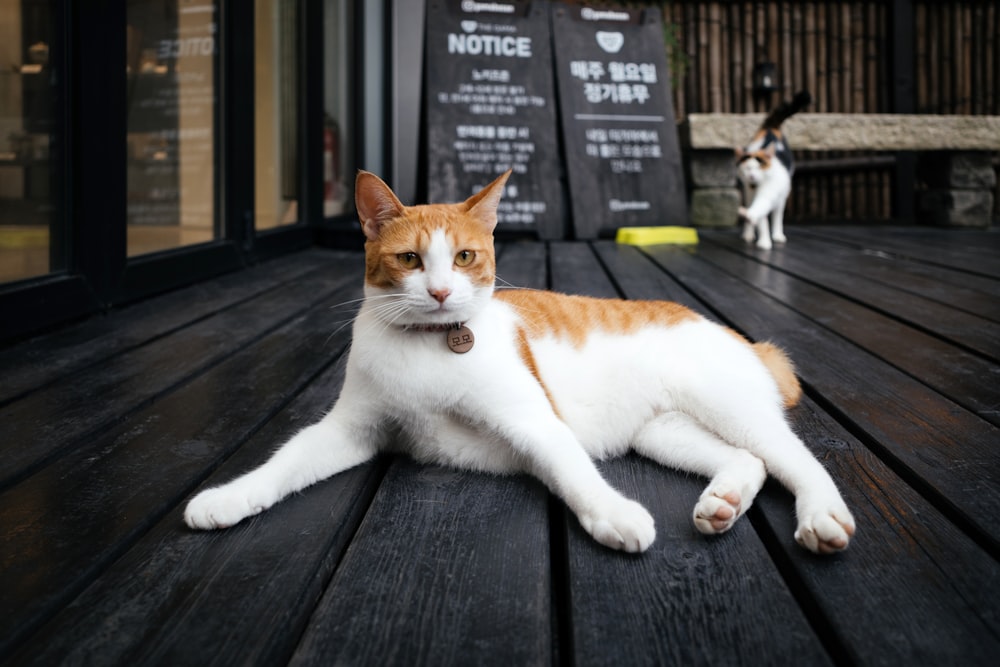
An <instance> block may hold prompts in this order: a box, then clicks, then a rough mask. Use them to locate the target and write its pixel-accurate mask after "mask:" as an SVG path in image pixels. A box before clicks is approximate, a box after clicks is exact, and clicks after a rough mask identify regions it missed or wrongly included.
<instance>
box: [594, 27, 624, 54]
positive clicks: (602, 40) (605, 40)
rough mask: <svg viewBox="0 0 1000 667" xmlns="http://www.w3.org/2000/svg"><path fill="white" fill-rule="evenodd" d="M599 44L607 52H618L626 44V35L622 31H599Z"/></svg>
mask: <svg viewBox="0 0 1000 667" xmlns="http://www.w3.org/2000/svg"><path fill="white" fill-rule="evenodd" d="M597 44H598V45H599V46H600V47H601V48H602V49H604V51H605V52H606V53H618V52H619V51H621V50H622V47H623V46H625V35H623V34H621V33H620V32H604V31H603V30H598V31H597Z"/></svg>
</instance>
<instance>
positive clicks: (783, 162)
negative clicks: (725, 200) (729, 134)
mask: <svg viewBox="0 0 1000 667" xmlns="http://www.w3.org/2000/svg"><path fill="white" fill-rule="evenodd" d="M811 101H812V96H811V95H810V94H809V93H808V92H806V91H804V90H803V91H801V92H799V93H797V94H796V95H795V97H794V98H793V99H792V101H791V102H786V103H784V104H782V105H781V106H779V107H778V108H777V109H775V110H774V111H772V112H771V113H770V114H768V116H767V118H765V119H764V123H763V124H762V125H761V126H760V129H759V130H757V134H755V135H754V137H753V140H752V141H751V142H750V144H749V145H748V146H747V147H746V148H744V149H740V148H737V149H736V159H737V170H736V173H737V175H738V176H739V179H740V181H741V182H742V183H743V185H744V188H745V189H746V190H749V191H750V192H752V193H753V201H752V202H751V203H750V206H749V208H746V207H743V206H741V207H740V210H739V213H740V217H741V218H743V240H744V241H746V242H747V243H753V240H754V232H755V231H756V236H757V247H758V248H765V249H766V248H770V247H771V240H772V239H773V240H774V241H775V242H777V243H784V242H785V241H786V239H785V233H784V229H783V221H784V216H785V202H787V201H788V195H790V194H791V192H792V175H793V174H794V173H795V162H794V161H793V160H792V151H791V150H790V149H789V148H788V142H787V141H786V140H785V136H784V135H783V134H782V132H781V124H782V123H784V122H785V121H786V120H787V119H788V118H789V117H790V116H792V115H793V114H795V113H798V112H799V111H801V110H802V109H804V108H806V106H808V104H809V103H810V102H811ZM769 217H770V222H771V224H770V229H769V228H768V218H769Z"/></svg>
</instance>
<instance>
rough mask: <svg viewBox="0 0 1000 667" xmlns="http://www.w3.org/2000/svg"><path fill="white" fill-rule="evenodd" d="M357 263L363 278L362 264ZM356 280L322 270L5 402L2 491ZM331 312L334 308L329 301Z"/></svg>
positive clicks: (1, 423)
mask: <svg viewBox="0 0 1000 667" xmlns="http://www.w3.org/2000/svg"><path fill="white" fill-rule="evenodd" d="M355 266H356V267H357V272H358V273H360V271H361V269H360V267H361V264H360V262H355ZM352 268H353V267H352ZM357 283H358V278H357V277H356V274H354V275H352V271H325V272H324V271H320V272H317V273H316V274H315V275H314V276H312V278H311V279H310V280H308V281H306V280H301V281H296V282H293V283H290V284H287V285H283V286H281V287H279V288H277V289H274V290H270V291H268V292H266V293H264V294H262V295H261V296H260V298H258V299H253V300H251V301H246V302H243V303H241V304H240V305H238V306H236V307H235V308H231V309H228V310H225V311H223V312H221V313H219V314H218V315H214V316H211V317H207V318H205V319H203V320H200V321H198V322H196V323H194V324H193V325H192V326H189V327H185V328H183V329H181V330H179V331H176V332H174V333H172V334H170V335H168V336H164V337H162V338H159V339H157V340H156V341H155V343H154V344H151V345H145V346H143V347H140V348H136V349H134V350H130V351H128V352H125V353H123V354H120V355H117V356H115V357H113V358H111V359H108V360H105V361H104V362H103V363H101V364H100V365H97V366H93V367H90V368H87V369H85V370H83V371H81V372H79V373H75V374H70V375H67V376H65V377H63V378H61V379H60V380H59V381H58V382H55V383H53V384H51V385H49V386H48V387H46V388H44V389H42V390H41V391H38V392H34V393H32V394H30V395H29V396H27V397H25V398H24V399H22V400H19V401H15V402H13V403H11V404H9V405H7V406H6V407H4V408H3V409H2V410H0V430H2V431H3V432H4V434H5V439H6V444H7V445H8V450H7V454H6V459H7V460H6V461H5V465H4V468H3V471H2V473H0V488H3V487H4V486H7V485H9V484H11V483H12V482H13V481H16V480H17V479H19V478H22V477H23V476H24V475H26V474H28V473H30V471H31V470H33V469H35V468H37V467H38V466H39V465H42V464H44V462H45V461H47V460H48V459H49V458H50V457H52V456H53V455H55V454H56V453H57V452H59V451H61V450H63V449H69V448H72V447H73V446H74V444H75V443H79V442H86V441H87V439H88V438H91V437H93V436H94V434H96V433H98V432H100V431H101V430H102V429H105V428H107V427H109V426H111V425H113V424H115V423H117V422H118V421H120V420H121V419H123V418H124V417H126V416H127V415H129V414H130V413H131V412H132V411H134V410H136V409H139V408H140V407H141V406H142V405H144V404H145V403H148V402H149V401H153V400H155V399H156V398H157V397H158V396H160V395H162V394H164V393H166V392H169V391H171V389H172V388H174V387H176V386H177V385H178V384H180V383H183V382H185V381H187V380H188V379H190V378H191V377H193V376H195V375H197V374H199V373H202V372H204V371H205V370H206V369H208V368H211V367H212V366H213V365H214V364H217V363H219V362H220V361H221V360H223V359H225V358H226V357H228V356H229V355H231V354H233V353H234V352H236V351H237V350H239V349H240V347H242V346H245V345H247V344H249V343H252V342H253V341H254V340H257V339H259V338H260V337H261V336H263V335H265V334H267V333H268V332H270V331H273V330H274V329H275V328H277V327H278V326H280V325H282V324H283V323H285V322H288V321H289V320H290V319H292V318H294V317H296V316H298V315H300V314H301V313H302V312H304V311H309V310H310V309H313V308H316V307H318V306H319V304H321V303H327V302H328V300H329V296H330V294H333V293H340V292H338V290H340V291H341V292H342V291H343V288H344V286H345V285H352V286H353V285H356V284H357ZM350 293H351V294H354V292H353V291H352V292H350ZM344 298H347V297H346V293H345V297H344ZM325 307H326V308H329V304H328V303H327V305H326V306H325ZM327 316H328V317H330V316H329V314H327ZM331 330H332V327H331ZM95 397H97V399H98V400H94V399H95ZM55 406H58V410H56V409H54V407H55Z"/></svg>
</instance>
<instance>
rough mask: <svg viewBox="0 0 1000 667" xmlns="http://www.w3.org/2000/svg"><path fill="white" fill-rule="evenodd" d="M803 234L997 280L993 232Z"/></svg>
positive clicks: (998, 250) (844, 230)
mask: <svg viewBox="0 0 1000 667" xmlns="http://www.w3.org/2000/svg"><path fill="white" fill-rule="evenodd" d="M802 231H803V232H805V233H808V234H813V235H817V236H823V237H824V238H827V239H832V240H838V241H842V242H850V243H852V244H853V245H855V246H857V247H862V248H866V249H868V250H871V251H874V252H885V253H889V254H896V255H900V256H902V257H907V258H911V259H915V260H919V261H922V262H926V263H928V264H933V265H937V266H945V267H949V268H953V269H956V270H958V271H964V272H966V273H970V274H979V275H982V276H989V277H991V278H1000V260H998V259H997V257H998V256H1000V234H997V233H996V232H994V231H976V230H968V229H965V230H956V229H935V228H931V227H902V228H901V227H850V226H845V227H839V226H838V227H836V228H835V229H829V228H812V227H809V228H803V229H802Z"/></svg>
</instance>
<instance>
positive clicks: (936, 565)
mask: <svg viewBox="0 0 1000 667" xmlns="http://www.w3.org/2000/svg"><path fill="white" fill-rule="evenodd" d="M791 418H792V420H793V422H794V424H795V427H796V430H797V431H798V433H799V435H800V436H801V437H802V439H803V440H804V441H805V442H806V443H807V445H808V446H809V447H810V448H811V449H812V450H813V452H814V453H815V454H816V455H817V456H818V457H819V458H820V460H821V461H823V463H824V465H825V466H826V467H827V469H828V470H829V471H830V474H831V475H832V476H833V478H834V479H835V480H836V481H837V484H838V486H839V487H840V489H841V492H842V493H843V495H844V499H845V500H846V502H847V504H848V506H849V507H850V508H851V511H852V512H853V514H854V518H855V521H856V522H857V526H858V533H857V536H856V537H855V539H854V540H853V541H852V542H851V546H850V548H849V549H848V550H847V551H846V552H844V553H843V554H840V555H838V556H834V557H816V556H813V555H812V554H809V553H807V552H805V551H804V550H802V549H801V548H799V547H798V546H797V545H796V544H795V543H794V542H793V540H792V539H791V535H792V532H793V531H794V530H795V519H794V504H793V501H792V498H791V496H790V495H789V494H788V493H786V492H784V490H782V489H780V488H778V487H777V486H776V485H770V484H769V485H768V486H766V487H765V489H764V491H763V492H762V493H761V495H760V496H759V497H758V500H757V503H756V508H755V510H752V511H751V513H752V517H753V520H754V524H755V526H757V527H758V529H759V530H760V531H761V532H762V534H765V535H766V534H768V533H770V534H771V535H773V537H772V538H770V539H769V540H768V541H769V543H770V544H771V545H772V553H773V554H774V556H775V558H776V560H777V562H778V564H779V567H781V569H782V571H783V572H785V573H786V575H787V576H788V577H789V580H790V582H791V583H792V585H793V587H794V588H795V590H796V591H797V593H798V595H799V597H800V598H802V599H804V600H808V601H809V602H808V604H809V605H811V606H813V607H814V608H815V611H814V614H815V616H816V617H817V618H821V619H822V622H821V627H823V628H824V630H823V632H824V633H825V634H827V635H829V637H830V639H829V640H828V644H832V645H834V646H836V647H837V652H836V653H835V656H836V657H837V658H838V662H840V663H841V664H872V665H877V664H922V665H955V664H963V665H988V664H992V663H993V661H994V660H995V657H996V655H997V652H998V651H1000V634H998V633H997V627H998V623H1000V618H998V607H997V603H996V600H997V596H998V594H1000V579H998V578H997V577H996V572H997V561H996V559H995V557H991V556H990V554H988V553H986V551H984V550H983V549H982V548H981V547H980V546H978V545H977V544H975V543H974V542H973V541H972V540H971V539H969V537H968V536H967V535H965V534H963V533H962V531H961V530H959V529H958V528H957V527H956V526H955V525H954V524H952V523H951V521H949V519H948V518H947V517H945V516H944V515H942V514H941V512H939V511H938V510H936V509H935V508H934V507H932V506H931V505H930V504H929V503H928V502H927V500H926V499H924V498H922V497H921V496H920V494H919V493H917V492H916V491H915V490H914V489H913V488H911V487H910V486H909V485H908V484H907V483H906V481H905V480H903V479H901V478H900V477H899V476H897V475H896V474H895V473H893V471H892V470H891V469H889V468H888V467H887V466H886V465H885V463H884V462H882V461H881V460H879V458H878V457H877V456H875V455H873V454H872V452H871V451H870V450H869V449H868V448H866V447H865V446H864V445H863V444H862V443H860V442H859V441H858V440H857V439H855V438H854V437H852V436H851V435H850V434H849V433H848V432H847V431H846V430H845V429H844V428H843V427H842V426H841V425H840V424H838V423H836V422H835V421H834V420H833V419H832V418H830V417H829V416H828V415H826V414H825V413H824V412H823V411H821V410H820V409H819V408H818V407H817V406H816V404H815V403H813V402H812V401H811V400H809V399H806V400H805V401H804V402H803V404H802V405H800V406H799V407H798V408H796V409H795V410H794V411H793V412H792V414H791Z"/></svg>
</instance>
